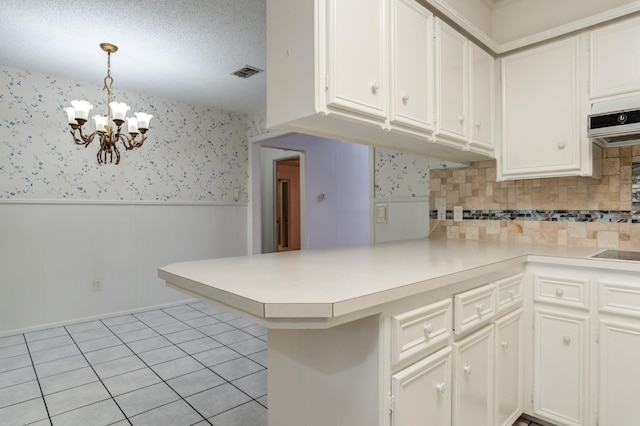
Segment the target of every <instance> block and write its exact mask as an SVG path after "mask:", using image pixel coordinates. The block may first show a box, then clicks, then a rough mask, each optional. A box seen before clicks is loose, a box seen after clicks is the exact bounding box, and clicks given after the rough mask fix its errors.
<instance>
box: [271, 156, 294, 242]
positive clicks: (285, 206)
mask: <svg viewBox="0 0 640 426" xmlns="http://www.w3.org/2000/svg"><path fill="white" fill-rule="evenodd" d="M275 171H276V178H275V180H274V181H275V184H276V188H275V190H274V194H275V206H276V212H275V223H274V226H275V230H274V234H275V235H276V250H277V251H279V252H280V251H291V250H300V158H299V157H295V158H287V159H283V160H275Z"/></svg>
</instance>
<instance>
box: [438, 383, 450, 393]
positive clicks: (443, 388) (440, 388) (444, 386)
mask: <svg viewBox="0 0 640 426" xmlns="http://www.w3.org/2000/svg"><path fill="white" fill-rule="evenodd" d="M436 388H437V389H438V392H440V393H442V394H444V393H445V392H446V391H447V384H446V383H440V384H439V385H436Z"/></svg>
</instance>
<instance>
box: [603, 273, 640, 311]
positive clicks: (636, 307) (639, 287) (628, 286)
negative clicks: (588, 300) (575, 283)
mask: <svg viewBox="0 0 640 426" xmlns="http://www.w3.org/2000/svg"><path fill="white" fill-rule="evenodd" d="M598 288H599V293H600V297H599V299H600V300H599V307H600V312H603V313H610V314H617V315H626V316H632V317H636V318H640V282H639V283H638V284H634V283H617V282H608V281H600V282H599V283H598Z"/></svg>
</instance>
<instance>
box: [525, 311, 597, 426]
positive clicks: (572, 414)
mask: <svg viewBox="0 0 640 426" xmlns="http://www.w3.org/2000/svg"><path fill="white" fill-rule="evenodd" d="M534 321H535V326H534V327H535V329H534V341H535V348H534V350H535V352H534V367H533V371H534V384H533V386H534V397H533V415H534V416H537V417H540V418H543V419H545V420H548V421H550V422H553V423H557V424H562V425H566V426H584V425H586V424H587V419H588V416H587V413H588V386H589V378H588V371H589V370H588V368H589V345H588V324H589V318H588V317H587V316H581V315H574V314H570V313H565V312H560V311H546V310H543V309H539V308H536V310H535V314H534Z"/></svg>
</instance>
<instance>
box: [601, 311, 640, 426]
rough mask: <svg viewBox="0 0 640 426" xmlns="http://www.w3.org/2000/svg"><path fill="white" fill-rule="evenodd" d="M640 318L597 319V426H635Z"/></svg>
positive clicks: (639, 356) (638, 381)
mask: <svg viewBox="0 0 640 426" xmlns="http://www.w3.org/2000/svg"><path fill="white" fill-rule="evenodd" d="M639 360H640V321H639V320H638V319H637V318H611V319H609V318H607V319H601V320H600V410H599V411H600V419H599V422H598V425H599V426H636V425H637V424H638V422H639V420H638V416H637V415H633V414H631V412H632V411H633V407H636V406H637V405H638V402H639V401H640V399H639V398H640V380H638V378H639V377H640V362H639Z"/></svg>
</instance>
